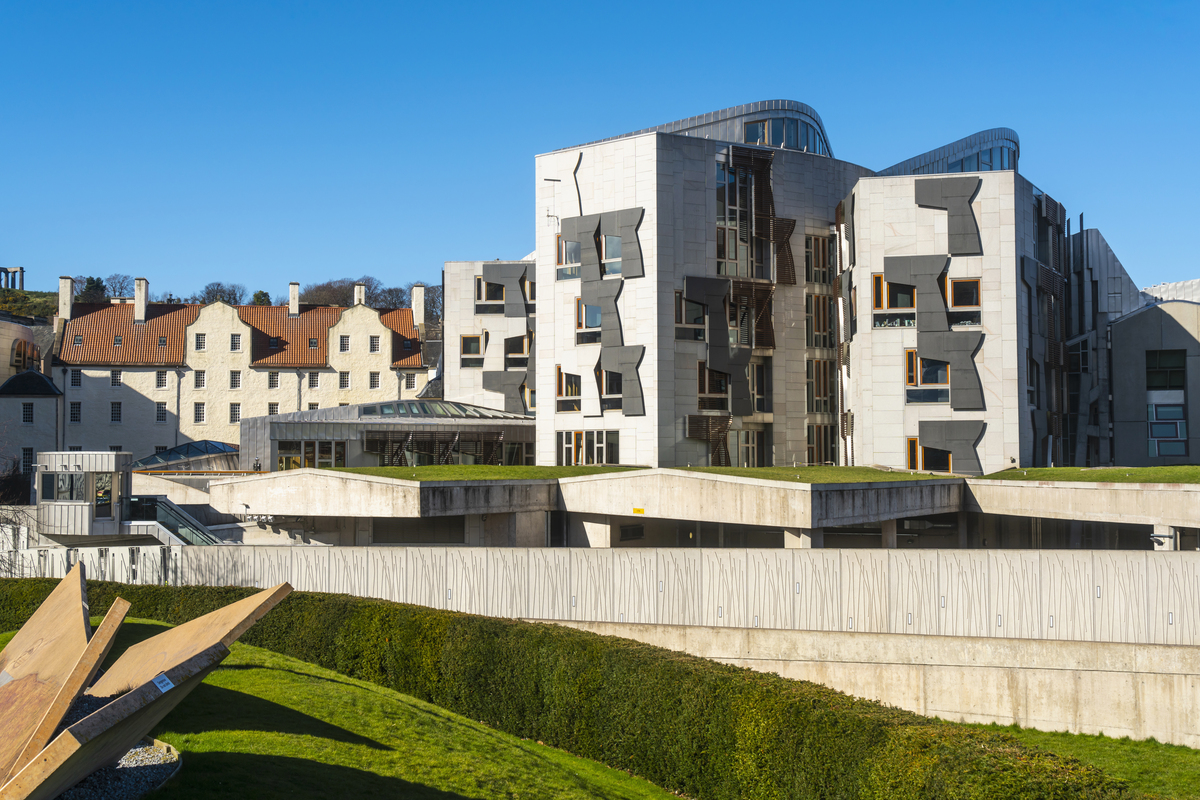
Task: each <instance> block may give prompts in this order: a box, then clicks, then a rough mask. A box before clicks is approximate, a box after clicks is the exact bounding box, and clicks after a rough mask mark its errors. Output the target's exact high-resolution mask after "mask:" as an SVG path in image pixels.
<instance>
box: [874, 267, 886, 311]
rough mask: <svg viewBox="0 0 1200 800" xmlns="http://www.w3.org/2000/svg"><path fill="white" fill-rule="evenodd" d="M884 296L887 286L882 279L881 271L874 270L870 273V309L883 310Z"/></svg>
mask: <svg viewBox="0 0 1200 800" xmlns="http://www.w3.org/2000/svg"><path fill="white" fill-rule="evenodd" d="M886 296H887V287H886V284H885V282H884V280H883V273H882V272H876V273H874V274H873V275H871V310H872V311H883V308H884V302H885V300H884V298H885V297H886Z"/></svg>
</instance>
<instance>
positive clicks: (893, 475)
mask: <svg viewBox="0 0 1200 800" xmlns="http://www.w3.org/2000/svg"><path fill="white" fill-rule="evenodd" d="M678 469H682V470H684V471H687V472H711V473H713V474H715V475H735V476H737V477H739V478H757V479H758V480H764V481H791V482H793V483H877V482H881V481H927V480H938V479H945V478H952V477H954V476H953V475H930V474H928V473H925V472H887V471H886V470H882V469H874V468H873V467H678Z"/></svg>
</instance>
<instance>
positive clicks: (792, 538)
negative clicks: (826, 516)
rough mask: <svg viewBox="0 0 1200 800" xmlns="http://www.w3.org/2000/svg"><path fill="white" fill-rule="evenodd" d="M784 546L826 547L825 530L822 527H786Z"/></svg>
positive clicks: (799, 547)
mask: <svg viewBox="0 0 1200 800" xmlns="http://www.w3.org/2000/svg"><path fill="white" fill-rule="evenodd" d="M783 546H784V547H785V548H789V549H799V550H810V549H813V548H821V547H824V546H825V531H824V530H823V529H821V528H784V529H783Z"/></svg>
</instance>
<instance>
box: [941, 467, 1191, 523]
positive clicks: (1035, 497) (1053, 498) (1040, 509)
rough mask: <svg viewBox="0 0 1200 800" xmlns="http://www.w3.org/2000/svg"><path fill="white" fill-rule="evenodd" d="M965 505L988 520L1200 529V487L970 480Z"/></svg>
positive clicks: (1153, 484) (1164, 484)
mask: <svg viewBox="0 0 1200 800" xmlns="http://www.w3.org/2000/svg"><path fill="white" fill-rule="evenodd" d="M965 502H966V505H965V508H966V510H968V511H980V512H983V513H984V514H1007V515H1010V516H1016V517H1041V518H1044V519H1067V520H1080V521H1084V522H1111V523H1127V524H1137V525H1155V524H1158V525H1170V526H1173V527H1181V528H1194V527H1200V522H1197V520H1200V485H1190V484H1178V483H1084V482H1075V481H996V480H982V479H978V478H968V479H967V496H966V498H965Z"/></svg>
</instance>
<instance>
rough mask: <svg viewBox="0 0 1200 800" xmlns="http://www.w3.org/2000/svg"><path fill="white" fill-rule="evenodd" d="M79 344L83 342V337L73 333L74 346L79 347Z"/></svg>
mask: <svg viewBox="0 0 1200 800" xmlns="http://www.w3.org/2000/svg"><path fill="white" fill-rule="evenodd" d="M81 344H83V337H82V336H80V335H78V334H76V335H75V346H76V347H79V346H80V345H81Z"/></svg>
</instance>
